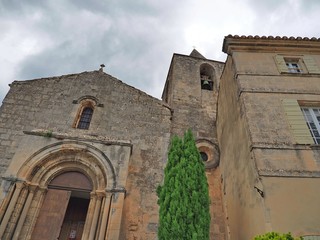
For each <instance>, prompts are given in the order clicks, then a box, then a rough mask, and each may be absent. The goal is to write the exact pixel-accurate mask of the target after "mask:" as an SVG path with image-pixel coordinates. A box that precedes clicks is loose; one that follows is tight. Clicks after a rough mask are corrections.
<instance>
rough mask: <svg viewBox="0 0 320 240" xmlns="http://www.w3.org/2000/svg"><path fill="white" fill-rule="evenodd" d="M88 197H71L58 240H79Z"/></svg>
mask: <svg viewBox="0 0 320 240" xmlns="http://www.w3.org/2000/svg"><path fill="white" fill-rule="evenodd" d="M89 201H90V199H82V198H75V197H71V198H70V201H69V205H68V208H67V211H66V214H65V217H64V221H63V224H62V228H61V232H60V236H59V240H71V239H72V240H81V238H82V233H83V228H84V224H85V220H86V216H87V211H88V206H89Z"/></svg>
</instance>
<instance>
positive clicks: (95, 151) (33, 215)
mask: <svg viewBox="0 0 320 240" xmlns="http://www.w3.org/2000/svg"><path fill="white" fill-rule="evenodd" d="M50 140H51V139H50ZM110 153H112V154H113V160H110V159H109V158H108V157H107V154H110ZM130 153H131V144H123V145H113V144H110V145H107V147H105V149H104V151H102V150H101V149H100V148H97V147H95V146H93V145H92V144H88V143H86V142H80V141H72V140H64V141H59V142H55V143H52V144H50V145H47V144H45V145H44V147H43V148H41V149H39V150H37V151H35V152H34V151H32V152H31V151H30V154H29V157H28V158H27V159H26V160H24V161H23V162H22V164H21V167H20V168H19V169H18V170H17V172H15V173H14V175H13V176H15V177H14V178H12V181H11V182H12V185H11V187H10V190H9V192H8V195H7V198H6V199H5V201H4V204H2V205H1V206H0V222H1V224H0V238H1V239H12V240H18V239H46V240H51V239H52V240H53V239H55V240H56V239H64V238H65V236H68V238H67V239H70V236H71V237H73V238H71V239H78V235H79V236H80V235H82V237H81V239H86V240H87V239H88V240H94V239H119V234H120V224H121V217H122V209H123V204H124V198H125V193H126V190H125V188H124V187H123V186H125V182H126V177H127V170H128V161H129V156H130ZM24 155H25V153H24ZM21 156H22V154H21V155H20V156H19V155H18V157H17V161H19V160H20V158H21ZM118 159H121V161H118ZM13 161H14V160H13ZM114 166H121V167H118V168H117V169H118V170H117V172H116V170H115V168H114ZM11 174H12V173H11ZM47 201H49V203H47ZM82 208H83V209H84V211H82V212H81V213H79V216H74V214H76V213H78V212H79V211H78V209H82ZM73 209H75V210H73ZM42 212H44V213H42ZM42 215H43V216H42ZM84 216H85V217H84ZM41 219H42V220H41ZM83 219H85V221H84V225H83V226H81V224H83ZM39 224H40V225H39ZM41 224H42V225H41ZM39 226H40V227H39ZM38 228H39V229H38ZM74 228H75V229H74ZM37 229H38V230H37ZM53 229H55V230H53ZM71 230H75V233H76V234H75V238H74V231H73V232H71ZM81 231H83V233H82V234H81ZM39 232H41V234H42V235H41V234H40V233H39ZM45 232H47V233H45ZM79 232H80V233H79ZM38 233H39V234H40V235H38ZM44 234H47V235H44ZM47 236H49V237H47Z"/></svg>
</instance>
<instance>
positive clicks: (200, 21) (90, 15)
mask: <svg viewBox="0 0 320 240" xmlns="http://www.w3.org/2000/svg"><path fill="white" fill-rule="evenodd" d="M0 33H1V34H0V102H1V101H2V99H3V97H4V96H5V94H6V92H7V91H8V90H9V87H8V84H9V83H11V82H12V81H14V80H27V79H35V78H41V77H50V76H58V75H63V74H69V73H77V72H83V71H92V70H97V69H98V68H99V65H100V64H101V63H104V64H105V65H106V68H105V72H107V73H109V74H111V75H113V76H114V77H117V78H119V79H121V80H122V81H124V82H126V83H127V84H129V85H132V86H134V87H136V88H139V89H141V90H143V91H145V92H147V93H148V94H150V95H152V96H154V97H157V98H160V97H161V93H162V88H163V85H164V82H165V78H166V75H167V71H168V68H169V64H170V60H171V57H172V54H173V53H181V54H186V55H188V54H189V53H190V52H191V51H192V49H193V47H195V48H196V49H197V50H198V51H199V52H201V53H202V54H203V55H204V56H205V57H207V58H210V59H214V60H219V61H224V60H225V58H226V56H225V54H223V53H222V52H221V48H222V42H223V38H224V36H226V35H228V34H232V35H235V34H238V35H260V36H262V35H273V36H277V35H279V36H295V37H297V36H302V37H318V38H319V37H320V1H319V0H281V1H279V0H223V1H221V0H219V1H218V0H184V1H172V0H161V1H158V0H135V1H131V0H91V1H89V0H51V1H50V0H47V1H39V0H28V1H21V0H0Z"/></svg>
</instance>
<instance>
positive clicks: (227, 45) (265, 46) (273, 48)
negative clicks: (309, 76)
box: [222, 35, 320, 55]
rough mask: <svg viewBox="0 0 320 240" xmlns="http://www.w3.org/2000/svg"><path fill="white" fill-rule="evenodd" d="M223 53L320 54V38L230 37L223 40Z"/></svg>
mask: <svg viewBox="0 0 320 240" xmlns="http://www.w3.org/2000/svg"><path fill="white" fill-rule="evenodd" d="M222 51H223V52H225V53H227V54H229V55H231V54H232V53H233V52H234V51H261V52H276V53H281V52H283V53H285V52H290V53H312V54H315V53H318V54H319V53H320V38H315V37H314V38H307V37H304V38H302V37H279V36H276V37H273V36H268V37H267V36H262V37H260V36H238V35H234V36H232V35H228V36H226V37H225V38H224V40H223V47H222Z"/></svg>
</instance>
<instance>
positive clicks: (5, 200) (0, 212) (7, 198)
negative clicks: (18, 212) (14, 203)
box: [0, 179, 15, 223]
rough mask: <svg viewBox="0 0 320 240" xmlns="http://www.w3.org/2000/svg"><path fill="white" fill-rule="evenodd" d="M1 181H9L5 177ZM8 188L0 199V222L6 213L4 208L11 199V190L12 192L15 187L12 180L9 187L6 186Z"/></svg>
mask: <svg viewBox="0 0 320 240" xmlns="http://www.w3.org/2000/svg"><path fill="white" fill-rule="evenodd" d="M3 182H10V181H9V180H7V179H3ZM1 187H2V186H1ZM8 189H9V190H8V192H7V194H6V196H5V197H4V198H3V199H2V202H1V207H0V223H1V220H2V219H3V216H4V214H5V213H6V209H7V207H8V205H9V203H10V201H11V198H12V195H13V192H14V189H15V182H14V181H11V182H10V187H8ZM0 201H1V200H0Z"/></svg>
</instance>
